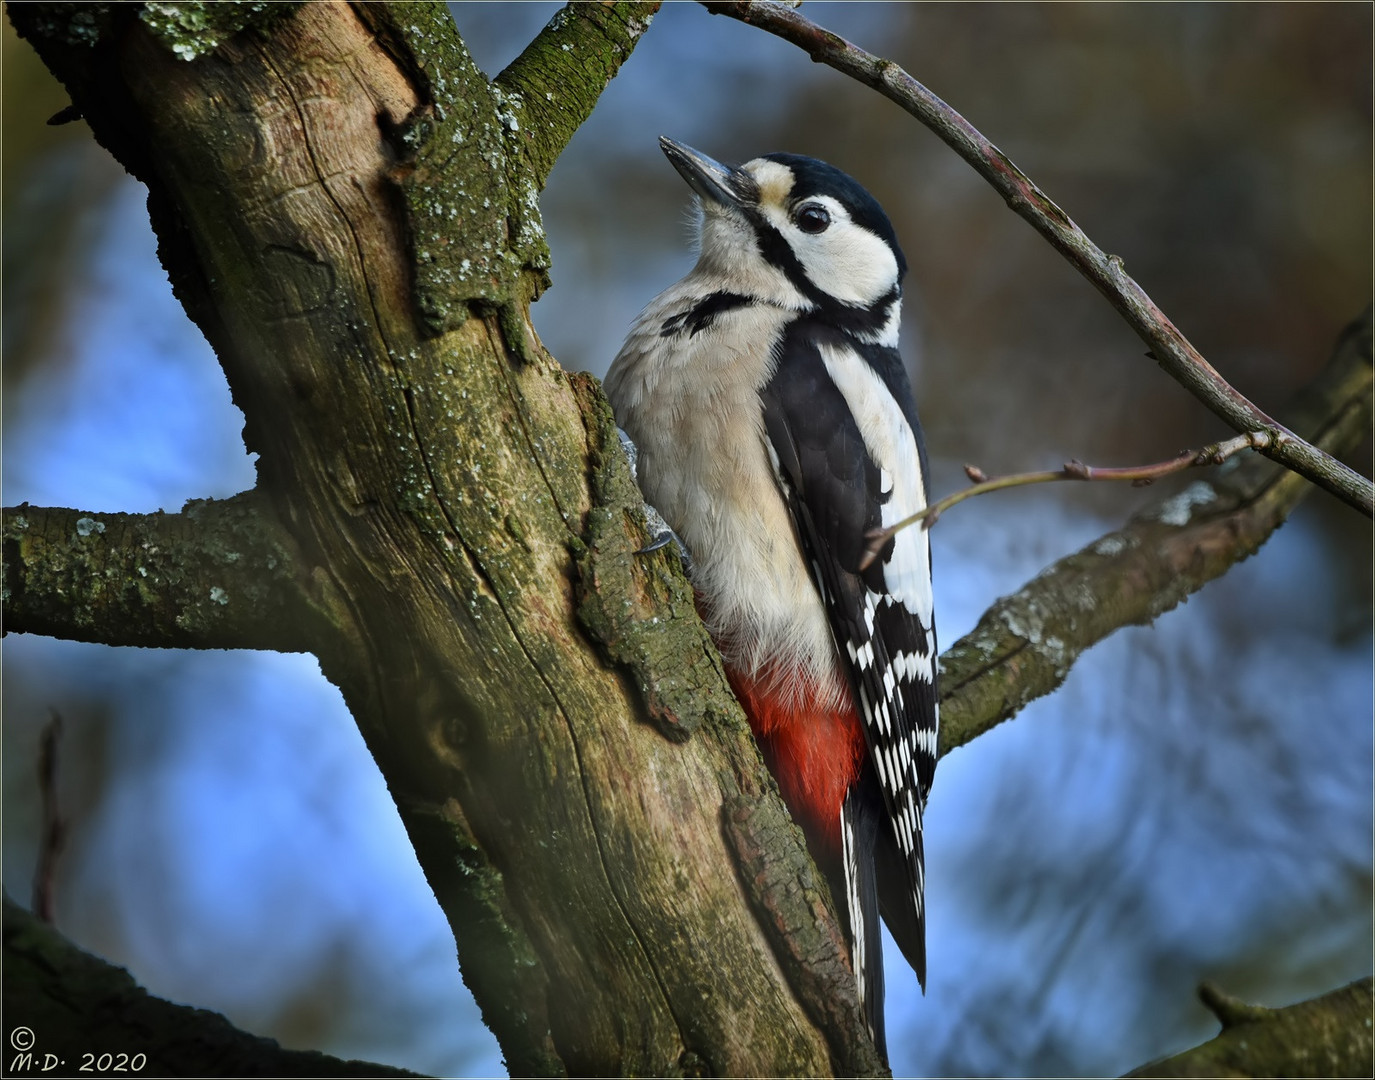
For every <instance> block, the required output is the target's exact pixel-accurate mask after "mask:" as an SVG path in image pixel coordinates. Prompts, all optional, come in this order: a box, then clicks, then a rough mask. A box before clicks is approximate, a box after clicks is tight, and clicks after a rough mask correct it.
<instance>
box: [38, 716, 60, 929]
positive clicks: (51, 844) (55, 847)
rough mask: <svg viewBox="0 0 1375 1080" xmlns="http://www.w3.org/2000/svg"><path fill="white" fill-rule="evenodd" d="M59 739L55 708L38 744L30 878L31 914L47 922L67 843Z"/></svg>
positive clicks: (51, 919)
mask: <svg viewBox="0 0 1375 1080" xmlns="http://www.w3.org/2000/svg"><path fill="white" fill-rule="evenodd" d="M61 742H62V717H61V716H60V715H59V714H58V712H57V710H56V709H53V710H52V718H51V719H50V720H49V721H48V722H47V724H45V725H44V726H43V734H42V735H41V736H40V738H39V743H38V793H39V797H40V798H41V800H42V810H41V819H40V820H41V824H40V831H39V838H38V869H37V871H36V872H35V874H34V878H33V913H34V914H35V915H37V916H38V917H39V918H40V919H42V920H43V921H44V922H46V923H51V922H53V921H54V918H55V914H56V912H55V910H54V905H53V892H54V883H55V882H56V880H57V859H58V856H59V855H61V854H62V848H63V846H64V845H65V844H66V842H67V823H66V822H65V821H64V820H63V819H62V808H61V806H60V805H59V804H58V801H57V751H58V747H59V745H60V744H61Z"/></svg>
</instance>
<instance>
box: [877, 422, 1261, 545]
mask: <svg viewBox="0 0 1375 1080" xmlns="http://www.w3.org/2000/svg"><path fill="white" fill-rule="evenodd" d="M1269 444H1270V433H1269V432H1268V431H1248V432H1247V433H1246V434H1245V435H1238V436H1236V437H1235V438H1232V439H1225V440H1223V441H1222V442H1216V443H1209V444H1208V445H1207V446H1205V447H1204V448H1203V449H1202V450H1185V451H1183V452H1182V453H1180V454H1176V455H1175V456H1174V457H1172V458H1170V460H1169V461H1160V462H1157V463H1156V464H1154V465H1130V466H1126V467H1113V466H1099V465H1085V464H1084V463H1083V462H1082V461H1067V462H1065V464H1064V465H1063V466H1061V467H1060V468H1058V469H1046V470H1043V471H1041V472H1025V473H1012V474H1011V475H1009V476H995V477H993V478H992V479H991V480H990V479H989V478H988V477H987V476H985V475H984V472H983V470H982V469H980V468H979V467H978V466H977V465H966V466H965V467H964V471H965V475H966V476H968V477H969V479H970V480H972V481H974V486H973V487H967V488H965V489H964V490H963V491H956V492H954V493H953V494H950V495H947V496H946V497H945V498H943V499H937V500H936V501H935V502H933V503H932V504H931V505H930V506H928V507H926V508H925V509H923V510H918V511H917V512H916V513H915V514H911V515H909V516H908V517H905V518H903V519H902V520H901V521H899V522H898V523H897V524H895V525H890V526H889V527H888V528H886V529H870V530H869V531H868V532H867V533H865V536H864V539H865V541H866V544H865V549H864V557H863V558H861V559H860V560H859V568H860V570H861V571H863V570H867V569H869V567H870V566H871V565H872V564H873V561H874V560H875V559H876V558H878V554H879V552H881V551H882V550H883V547H884V545H885V544H887V543H888V541H889V540H891V539H892V538H893V537H894V536H896V535H897V534H898V533H900V532H901V531H902V530H903V529H906V528H910V527H911V526H913V525H916V524H918V523H919V522H920V523H921V524H922V526H923V527H924V528H927V529H929V528H931V526H932V525H934V524H936V522H937V520H939V518H940V516H941V515H942V514H943V513H945V512H946V511H947V510H949V509H950V508H951V507H952V506H954V505H955V504H956V503H962V502H964V500H965V499H972V498H973V497H974V496H975V495H986V494H988V493H989V492H990V491H1006V490H1007V489H1009V488H1016V487H1028V486H1030V485H1032V484H1050V483H1054V482H1055V481H1058V480H1116V481H1123V480H1125V481H1128V482H1130V483H1131V484H1132V485H1133V486H1134V487H1144V486H1145V485H1147V484H1152V483H1154V482H1155V481H1157V480H1160V479H1162V478H1163V477H1166V476H1170V475H1172V474H1174V473H1177V472H1182V471H1184V470H1185V469H1192V468H1201V467H1203V466H1207V465H1221V464H1222V463H1223V462H1224V461H1226V460H1227V459H1228V458H1230V457H1232V456H1233V455H1235V454H1238V453H1240V452H1241V451H1242V450H1259V449H1261V448H1263V447H1265V446H1268V445H1269Z"/></svg>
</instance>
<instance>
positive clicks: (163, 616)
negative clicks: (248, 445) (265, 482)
mask: <svg viewBox="0 0 1375 1080" xmlns="http://www.w3.org/2000/svg"><path fill="white" fill-rule="evenodd" d="M3 535H4V585H3V601H4V605H5V632H6V633H9V632H12V631H17V632H20V633H34V634H47V635H50V636H52V637H59V638H67V639H70V640H74V641H93V642H98V643H102V644H106V645H143V646H154V647H162V648H183V649H233V648H258V649H277V650H279V651H282V652H301V651H304V650H306V649H309V648H310V647H311V635H310V629H309V627H310V624H311V621H312V618H313V616H312V615H311V614H310V604H309V602H308V601H307V598H306V592H305V590H304V588H303V586H302V583H301V581H300V580H299V576H298V575H299V568H298V561H297V559H296V558H295V557H294V556H293V555H292V545H291V541H290V539H289V538H288V537H287V536H286V534H285V533H283V532H282V531H281V529H280V528H279V527H278V526H277V524H276V522H275V520H274V519H273V517H272V515H271V513H270V511H269V510H268V508H267V505H266V501H265V500H264V499H263V498H262V497H261V496H259V495H257V494H255V493H253V492H248V493H245V494H243V495H238V496H235V497H234V498H232V499H225V500H221V501H216V500H213V499H198V500H193V501H192V502H189V503H187V504H186V507H185V508H184V509H183V510H182V512H181V513H179V514H165V513H162V512H161V511H159V512H157V513H153V514H107V513H88V512H86V511H82V510H69V509H64V508H61V507H39V506H29V505H28V504H27V503H25V504H23V505H20V506H17V507H9V508H7V509H6V510H5V511H4V532H3Z"/></svg>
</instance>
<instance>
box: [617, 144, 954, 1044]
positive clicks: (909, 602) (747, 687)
mask: <svg viewBox="0 0 1375 1080" xmlns="http://www.w3.org/2000/svg"><path fill="white" fill-rule="evenodd" d="M661 145H662V147H663V150H664V152H665V154H667V156H668V158H669V160H670V161H671V162H672V163H673V165H674V166H675V167H676V168H677V169H678V171H679V172H680V173H681V174H682V175H683V177H684V178H685V179H686V180H687V181H688V183H689V184H690V185H691V186H692V188H693V190H694V191H695V192H696V193H697V195H698V197H699V203H700V205H701V210H702V219H701V247H700V257H699V259H698V262H697V265H696V266H695V267H694V269H693V270H692V272H691V273H689V274H688V276H687V277H686V278H684V279H683V280H682V281H680V282H678V283H677V284H676V285H674V286H672V287H671V288H669V289H668V290H667V291H665V292H664V293H662V294H661V295H660V296H659V297H657V298H656V299H655V300H654V301H652V302H651V303H650V305H649V306H648V307H647V308H646V309H645V311H644V312H643V313H642V314H641V316H640V318H639V319H638V320H637V322H636V323H635V325H634V326H633V327H632V329H631V331H630V334H629V336H628V338H627V340H626V343H625V346H624V347H623V348H622V350H621V352H620V354H619V355H618V356H617V357H616V360H615V361H614V363H613V364H612V366H611V369H610V371H609V372H608V373H607V377H606V384H605V385H606V391H607V394H608V396H609V397H610V399H611V403H612V406H613V408H614V409H615V412H616V416H617V419H618V421H619V423H620V424H621V425H622V426H623V427H624V428H625V430H626V431H627V432H628V433H629V435H630V437H631V438H632V439H633V440H634V442H635V444H636V446H637V448H638V455H639V466H638V475H639V480H640V484H641V487H642V489H643V491H644V494H645V497H646V500H647V502H649V503H651V504H653V505H654V506H655V507H657V509H658V510H659V511H660V512H661V513H662V514H663V516H664V518H665V520H666V521H667V522H668V524H669V525H670V526H672V528H673V529H674V530H675V531H676V532H677V534H678V535H679V536H680V537H681V538H682V541H683V542H684V543H685V544H686V546H687V548H688V550H689V551H690V553H691V556H692V569H691V574H692V580H693V584H694V586H695V588H696V590H697V593H698V597H699V607H700V609H701V611H702V614H703V617H704V619H705V620H706V622H707V625H708V628H709V629H710V631H711V633H712V635H713V638H714V639H715V640H716V642H717V644H718V646H719V647H720V649H721V651H722V654H723V657H724V658H725V661H726V665H727V671H728V673H729V674H730V676H731V682H732V685H733V687H734V688H735V690H736V693H737V695H738V696H739V697H740V698H741V701H742V704H743V705H744V706H745V710H746V713H747V714H748V715H749V717H750V721H751V725H752V727H753V728H754V731H755V734H756V736H757V737H758V738H759V741H760V744H761V747H762V748H763V750H764V752H765V756H766V758H767V759H768V761H769V764H770V766H771V768H772V769H773V771H774V774H775V776H776V777H777V778H778V781H779V786H780V789H781V790H782V792H783V795H784V797H785V799H787V801H788V804H789V807H790V809H791V810H792V812H793V814H794V816H795V817H797V818H798V819H799V821H800V823H801V824H802V825H803V827H804V829H806V831H807V834H808V840H809V844H810V846H811V848H812V852H813V855H814V857H815V858H816V859H817V862H818V864H819V865H820V866H821V867H822V868H823V870H825V871H826V872H827V874H828V877H829V878H830V879H831V881H832V892H833V894H834V898H835V900H836V902H837V904H838V905H839V906H840V907H841V908H842V909H843V912H842V918H843V921H844V922H845V924H846V925H847V927H848V930H849V936H850V942H851V951H852V955H853V957H854V960H855V965H854V966H855V975H856V980H857V982H858V985H859V990H860V996H861V999H862V1000H863V1001H864V1004H865V1012H866V1017H867V1019H868V1021H869V1026H870V1029H871V1031H872V1033H873V1035H874V1037H875V1041H876V1042H877V1043H878V1045H879V1048H880V1051H881V1052H884V1053H886V1047H885V1045H884V1025H883V1008H882V999H883V968H882V954H881V935H880V931H879V926H878V917H879V914H880V913H881V914H882V917H883V919H884V921H886V922H887V923H888V926H889V928H890V930H891V931H892V933H893V935H894V939H895V940H896V941H897V943H898V945H899V947H900V948H901V949H902V951H903V953H904V955H905V956H906V957H907V959H908V961H909V962H910V963H911V964H912V966H913V968H914V969H915V970H916V972H917V975H918V978H919V979H921V980H922V983H923V985H925V974H926V973H925V966H926V955H925V916H924V908H923V902H924V901H923V893H924V881H923V874H924V869H923V854H922V814H923V811H924V809H925V805H926V797H927V794H928V792H929V791H930V787H931V780H932V776H933V773H934V770H935V763H936V732H937V706H936V685H935V680H936V675H935V658H936V638H935V622H934V616H933V611H932V595H931V569H930V553H929V546H928V541H927V536H926V533H925V531H924V530H922V529H920V528H911V529H906V530H904V531H902V532H899V533H898V534H897V535H896V536H895V537H894V538H893V540H892V541H890V542H889V544H888V545H887V546H886V547H885V549H884V550H883V551H882V552H881V553H880V556H879V558H878V559H876V560H875V561H874V562H873V564H872V565H871V566H869V567H868V568H867V569H866V570H864V571H861V570H860V569H859V566H860V561H861V559H862V556H863V553H864V550H865V545H866V533H867V532H869V531H870V530H871V529H874V528H879V527H883V526H887V525H891V524H893V523H894V522H896V521H898V520H900V519H901V518H903V517H906V516H908V515H910V514H912V513H914V512H915V511H917V510H919V509H921V508H922V507H924V506H925V505H926V501H927V476H928V470H927V462H926V454H925V448H924V446H923V442H922V436H921V428H920V426H919V424H918V421H917V413H916V406H915V402H914V400H913V396H912V391H911V387H910V385H909V383H908V380H907V375H906V372H905V369H904V367H903V363H902V359H901V356H900V355H899V353H898V349H897V344H898V327H899V321H900V314H901V296H902V293H901V283H902V277H903V274H904V272H905V270H906V264H905V261H904V259H903V255H902V252H901V249H900V248H899V246H898V243H897V238H896V236H895V235H894V232H893V228H892V225H891V224H890V223H889V221H888V218H887V216H886V215H885V214H884V212H883V210H882V209H881V208H880V207H879V205H878V203H877V202H876V201H875V200H874V199H873V197H872V196H870V195H869V194H868V192H866V191H865V190H864V189H863V188H862V187H860V185H859V184H857V183H856V182H855V181H854V180H852V179H851V178H850V177H848V176H846V175H845V174H844V173H842V172H840V171H839V170H837V169H835V168H833V167H832V166H830V165H827V164H825V163H823V162H820V161H816V160H814V159H812V158H806V157H800V156H797V155H791V154H770V155H768V156H766V157H762V158H757V159H755V160H754V161H751V162H748V163H746V164H745V165H743V166H740V167H738V168H728V167H726V166H723V165H721V164H719V163H718V162H715V161H713V160H712V159H711V158H708V157H706V156H705V155H702V154H700V153H698V152H697V151H695V150H692V149H690V148H688V147H685V146H683V145H681V144H679V143H676V142H673V141H672V140H669V139H662V140H661Z"/></svg>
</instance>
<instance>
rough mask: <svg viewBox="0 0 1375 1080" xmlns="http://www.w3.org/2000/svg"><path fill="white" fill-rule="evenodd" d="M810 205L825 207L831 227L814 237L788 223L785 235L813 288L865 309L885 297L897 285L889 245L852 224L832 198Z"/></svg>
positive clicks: (815, 199)
mask: <svg viewBox="0 0 1375 1080" xmlns="http://www.w3.org/2000/svg"><path fill="white" fill-rule="evenodd" d="M808 202H817V203H820V204H821V205H822V206H824V207H826V209H827V211H829V212H830V215H831V225H830V228H828V229H827V230H826V231H825V232H819V233H816V234H814V235H813V234H810V233H804V232H803V231H802V230H801V229H799V228H798V227H797V226H796V225H794V224H792V223H791V222H789V223H788V229H787V231H786V232H785V233H784V236H786V237H787V240H788V244H789V245H790V246H791V247H792V249H793V252H794V253H795V254H796V255H797V261H798V262H800V263H801V264H802V269H803V270H805V271H806V272H807V277H809V278H810V279H811V280H812V283H813V284H814V285H816V287H817V288H818V289H820V290H821V291H822V292H824V293H827V294H828V295H830V296H834V297H835V298H836V299H837V300H840V301H842V302H843V303H846V304H854V305H855V306H857V307H867V306H868V305H870V304H872V303H873V302H874V301H875V300H878V299H879V298H880V297H882V296H884V295H886V294H887V293H888V292H889V291H890V290H891V289H892V288H893V286H894V285H896V284H897V280H898V261H897V258H896V257H895V256H894V255H893V249H892V248H891V247H889V246H888V243H887V242H886V241H885V240H884V239H883V238H882V237H881V236H878V235H876V234H875V233H871V232H870V231H869V230H868V229H866V228H864V227H863V226H861V225H856V224H855V223H854V222H853V221H851V220H850V215H849V213H847V212H846V210H845V208H844V207H843V206H841V205H840V203H838V202H837V201H836V200H835V199H833V198H831V197H830V196H829V195H820V196H817V197H816V198H814V199H809V200H808Z"/></svg>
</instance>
